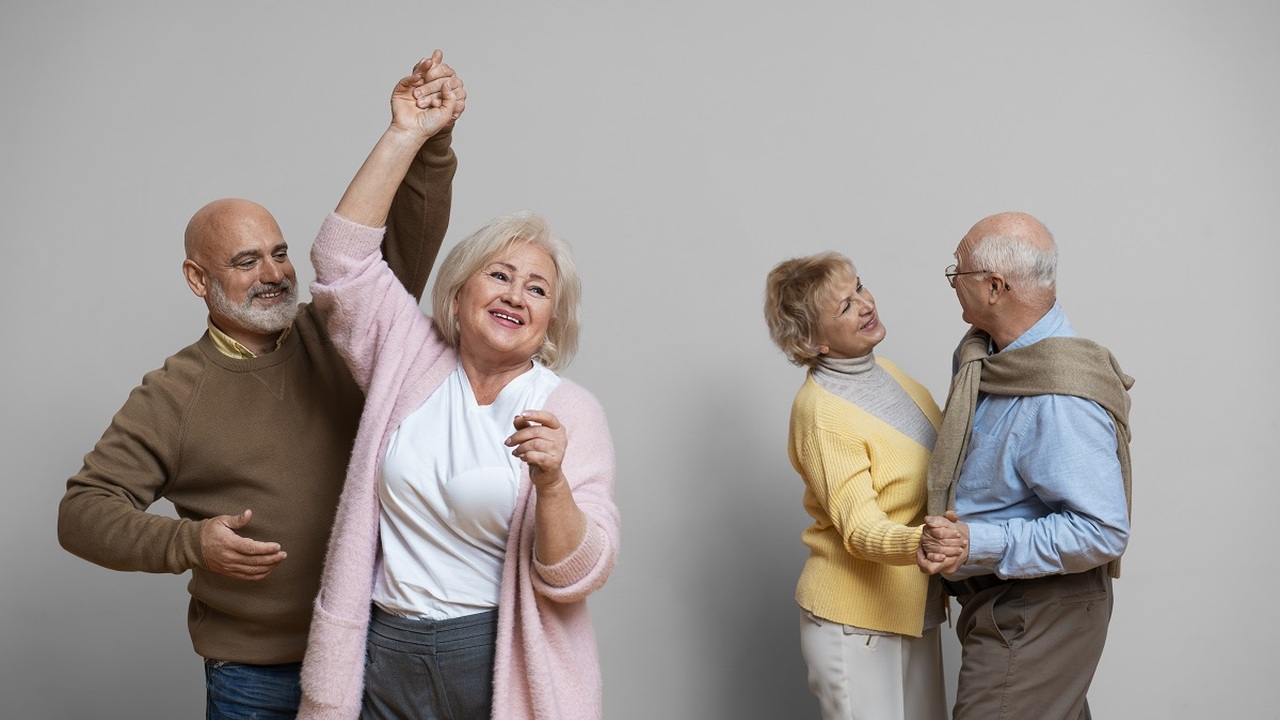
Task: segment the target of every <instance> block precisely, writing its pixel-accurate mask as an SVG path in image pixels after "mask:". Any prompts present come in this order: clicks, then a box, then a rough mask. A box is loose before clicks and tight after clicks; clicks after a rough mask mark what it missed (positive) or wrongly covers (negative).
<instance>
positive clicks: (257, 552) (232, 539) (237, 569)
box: [200, 510, 287, 580]
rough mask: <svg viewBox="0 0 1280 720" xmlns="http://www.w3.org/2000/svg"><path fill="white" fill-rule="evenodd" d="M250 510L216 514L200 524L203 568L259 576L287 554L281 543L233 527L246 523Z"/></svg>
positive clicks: (240, 577) (230, 574)
mask: <svg viewBox="0 0 1280 720" xmlns="http://www.w3.org/2000/svg"><path fill="white" fill-rule="evenodd" d="M252 517H253V511H252V510H245V511H244V512H242V513H240V514H239V515H219V516H217V517H212V518H209V519H208V520H205V521H204V523H203V525H202V526H201V528H200V551H201V552H202V553H203V554H204V566H205V569H207V570H211V571H213V572H216V573H218V574H219V575H226V576H227V577H230V578H235V579H237V580H261V579H263V578H265V577H266V576H267V575H268V574H270V572H271V571H272V570H274V569H275V567H276V565H279V564H280V563H281V562H282V561H283V560H284V559H285V558H286V557H287V555H286V553H285V552H284V551H283V550H281V549H280V543H273V542H259V541H257V540H250V539H249V538H246V537H241V536H240V535H237V534H236V532H235V531H236V530H239V529H241V528H243V527H244V526H245V525H248V524H249V520H250V519H251V518H252Z"/></svg>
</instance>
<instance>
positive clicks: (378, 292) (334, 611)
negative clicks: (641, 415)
mask: <svg viewBox="0 0 1280 720" xmlns="http://www.w3.org/2000/svg"><path fill="white" fill-rule="evenodd" d="M381 241H382V230H381V229H377V228H369V227H365V226H362V225H357V224H355V223H352V222H350V221H348V220H346V219H344V218H341V217H339V216H337V215H333V214H331V215H330V216H329V217H328V218H327V219H326V220H325V223H324V225H323V226H322V227H321V228H320V234H319V236H318V237H317V238H316V242H315V245H314V246H312V250H311V259H312V263H313V264H314V265H315V270H316V281H315V282H314V283H313V284H312V285H311V293H312V296H313V297H314V302H315V304H316V305H317V306H318V307H319V308H320V309H321V310H323V311H324V312H327V313H328V322H329V329H330V333H331V334H332V336H333V339H334V342H335V343H336V344H337V346H338V350H339V351H340V352H341V353H342V355H343V357H344V358H346V360H347V364H348V365H349V366H350V368H351V371H352V374H353V375H354V376H355V379H356V382H357V383H359V385H360V387H361V388H362V389H363V390H364V391H365V395H366V401H365V407H364V415H363V416H362V417H361V419H360V430H359V432H358V433H357V435H356V440H355V447H354V449H353V451H352V455H351V464H350V465H349V467H348V468H347V480H346V485H345V487H344V489H343V492H342V499H341V501H340V502H339V505H338V514H337V518H336V519H335V520H334V526H333V533H332V535H331V536H330V538H329V550H328V556H327V559H326V561H325V568H324V576H323V580H322V584H321V587H320V594H319V596H318V597H317V598H316V602H315V614H314V616H313V618H312V622H311V634H310V637H309V639H308V643H307V652H306V659H305V661H304V663H303V667H302V693H303V698H302V707H301V710H300V711H299V714H298V717H299V718H325V719H329V718H333V719H338V718H342V719H352V720H353V719H354V718H356V717H358V716H359V714H360V701H361V694H362V691H363V684H364V654H365V634H366V632H367V630H368V625H369V604H370V598H371V593H372V588H373V578H374V572H375V568H376V565H377V563H378V562H379V561H380V556H379V553H378V522H379V504H378V497H377V478H378V473H379V466H380V464H381V462H382V457H383V455H384V452H385V449H386V444H387V440H388V438H389V437H390V436H391V433H392V432H394V431H395V429H396V428H397V427H399V425H400V423H401V421H402V420H404V418H405V417H406V416H407V415H409V413H411V412H413V411H414V410H416V409H417V408H418V407H419V406H420V405H421V404H422V402H423V401H424V400H425V399H426V398H427V396H428V395H430V394H431V393H432V391H434V390H435V389H436V388H437V387H439V386H440V384H441V383H443V382H444V379H445V378H446V377H447V376H448V375H449V373H451V372H452V371H453V370H454V368H455V367H457V363H458V359H457V353H456V352H455V351H454V350H453V349H452V348H449V347H448V346H447V345H446V344H445V343H444V342H443V340H442V339H441V338H440V336H439V334H438V333H436V331H435V328H434V327H433V326H432V323H431V319H430V318H429V317H427V316H426V315H424V314H423V313H422V311H421V310H420V309H419V308H418V305H417V303H416V302H414V299H413V297H412V296H411V295H409V293H408V292H406V291H405V290H404V288H403V287H402V286H401V285H400V282H399V281H398V280H396V278H395V276H394V275H393V274H392V273H391V270H390V269H389V268H388V267H387V264H386V263H385V262H384V261H383V259H382V255H381V253H380V251H379V244H380V243H381ZM545 409H546V410H548V411H550V412H553V413H555V414H556V416H557V417H559V418H560V420H561V422H563V423H564V426H565V428H566V429H567V430H568V433H569V446H568V451H567V452H566V453H565V459H564V466H563V467H564V473H565V475H566V477H568V478H569V480H570V483H571V485H572V487H573V496H574V499H575V500H576V501H577V503H578V506H579V507H580V508H582V511H583V512H584V513H586V515H587V519H588V520H587V532H586V535H585V536H584V537H583V539H582V543H581V545H580V546H579V547H578V548H577V549H576V550H575V551H574V552H573V553H572V554H571V555H570V556H569V557H568V558H566V559H564V560H563V561H561V562H559V563H556V564H555V565H550V566H548V565H543V564H542V563H540V562H538V561H537V559H535V558H534V556H533V545H534V503H535V501H536V495H535V493H533V492H532V485H531V484H530V482H529V472H528V470H527V469H526V470H525V471H524V473H523V474H522V475H521V478H520V490H519V493H518V495H517V497H516V510H515V513H514V516H513V517H512V519H511V534H510V537H509V539H508V541H507V554H506V561H505V562H504V564H503V567H502V587H501V594H500V597H499V603H498V638H497V653H496V655H497V657H496V659H495V662H494V678H493V684H494V693H493V717H494V718H501V720H518V719H520V718H537V719H539V720H551V719H553V718H554V719H557V720H569V719H575V718H599V717H601V715H602V712H603V710H602V704H601V682H600V666H599V661H598V659H597V655H596V643H595V633H594V631H593V629H592V627H591V618H590V617H589V615H588V614H587V604H586V598H587V596H588V595H590V594H591V593H592V592H593V591H595V590H596V589H597V588H599V587H601V586H602V585H604V583H605V580H607V579H608V577H609V573H610V572H611V571H612V570H613V566H614V563H615V562H616V560H617V555H618V539H619V517H618V509H617V507H616V506H615V505H614V501H613V475H614V463H613V442H612V440H611V439H610V436H609V429H608V426H607V424H606V422H605V417H604V411H603V410H602V409H601V407H600V404H599V403H598V402H597V401H596V399H595V397H593V396H592V395H591V394H590V393H589V392H587V391H586V390H584V389H583V388H581V387H579V386H578V385H576V384H574V383H572V382H570V381H568V380H561V383H560V385H559V386H558V387H557V388H556V389H555V391H554V392H552V393H551V396H550V397H549V398H548V399H547V404H546V407H545Z"/></svg>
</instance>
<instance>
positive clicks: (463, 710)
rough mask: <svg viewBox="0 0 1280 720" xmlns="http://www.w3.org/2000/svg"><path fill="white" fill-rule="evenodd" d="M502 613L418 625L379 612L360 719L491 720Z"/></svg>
mask: <svg viewBox="0 0 1280 720" xmlns="http://www.w3.org/2000/svg"><path fill="white" fill-rule="evenodd" d="M497 635H498V611H497V610H491V611H489V612H483V613H478V614H476V615H467V616H466V617H460V618H455V619H451V620H415V619H412V618H402V617H397V616H395V615H391V614H389V613H386V612H383V611H382V610H381V609H380V608H378V607H374V608H373V611H372V617H371V618H370V620H369V641H368V644H367V645H366V646H365V653H366V658H365V668H364V702H363V706H362V708H361V710H360V717H361V720H489V716H490V714H491V712H490V709H491V707H492V704H493V659H494V641H495V639H496V638H497Z"/></svg>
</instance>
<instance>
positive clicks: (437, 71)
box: [410, 50, 467, 127]
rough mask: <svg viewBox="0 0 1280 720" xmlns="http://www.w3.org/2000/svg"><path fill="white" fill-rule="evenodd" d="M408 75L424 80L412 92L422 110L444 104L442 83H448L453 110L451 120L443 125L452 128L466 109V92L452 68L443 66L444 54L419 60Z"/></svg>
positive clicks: (434, 54)
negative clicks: (451, 95) (452, 100)
mask: <svg viewBox="0 0 1280 720" xmlns="http://www.w3.org/2000/svg"><path fill="white" fill-rule="evenodd" d="M410 74H411V75H418V76H421V77H422V79H423V80H424V82H423V84H422V85H421V86H420V87H418V88H415V92H414V97H415V98H417V100H418V107H419V108H421V109H424V110H425V109H427V108H430V107H439V106H441V105H443V104H444V92H443V90H444V81H445V80H448V81H449V86H450V88H451V89H452V90H453V95H454V108H453V113H452V118H451V119H450V120H449V121H448V122H447V123H445V127H452V126H453V123H454V121H456V120H457V119H458V117H459V116H461V115H462V113H463V111H464V110H466V109H467V90H466V88H464V87H463V85H462V78H460V77H458V76H457V74H456V73H455V72H454V71H453V68H451V67H449V66H448V65H446V64H445V62H444V53H442V52H440V51H439V50H436V51H435V52H433V53H431V57H429V58H423V59H422V60H419V61H418V64H417V65H414V66H413V71H412V72H411V73H410Z"/></svg>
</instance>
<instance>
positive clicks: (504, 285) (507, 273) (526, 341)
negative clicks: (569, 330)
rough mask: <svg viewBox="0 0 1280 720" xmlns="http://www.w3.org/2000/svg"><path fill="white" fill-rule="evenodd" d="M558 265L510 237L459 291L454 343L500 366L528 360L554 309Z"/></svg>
mask: <svg viewBox="0 0 1280 720" xmlns="http://www.w3.org/2000/svg"><path fill="white" fill-rule="evenodd" d="M556 279H557V276H556V267H555V263H554V262H553V261H552V260H551V256H550V255H548V254H547V252H546V251H545V250H543V249H542V248H540V247H538V246H537V245H533V244H532V243H528V242H514V243H511V244H510V245H508V246H507V247H506V248H504V249H503V250H502V251H501V252H499V253H498V254H497V255H496V256H494V257H493V258H491V259H490V260H489V261H488V262H487V263H485V264H484V266H482V267H481V268H480V271H479V272H477V273H476V274H475V275H472V276H471V277H470V278H469V279H468V280H467V281H466V282H465V283H463V285H462V289H460V290H459V291H458V297H457V302H456V303H455V306H454V312H455V313H456V315H457V318H458V346H459V350H460V352H461V353H462V354H464V355H470V356H471V357H473V358H478V359H483V360H484V361H486V362H491V363H496V364H501V365H516V364H521V363H526V362H528V361H529V360H530V359H532V358H533V356H534V354H535V353H537V352H538V349H539V348H541V347H542V343H543V341H544V340H545V339H546V336H547V328H548V327H549V326H550V325H551V316H552V314H553V313H554V311H555V291H556Z"/></svg>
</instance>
